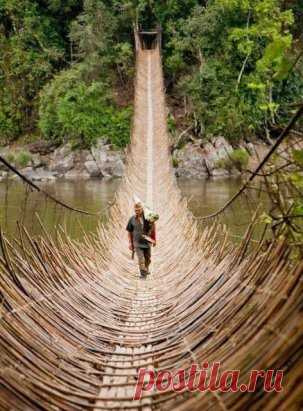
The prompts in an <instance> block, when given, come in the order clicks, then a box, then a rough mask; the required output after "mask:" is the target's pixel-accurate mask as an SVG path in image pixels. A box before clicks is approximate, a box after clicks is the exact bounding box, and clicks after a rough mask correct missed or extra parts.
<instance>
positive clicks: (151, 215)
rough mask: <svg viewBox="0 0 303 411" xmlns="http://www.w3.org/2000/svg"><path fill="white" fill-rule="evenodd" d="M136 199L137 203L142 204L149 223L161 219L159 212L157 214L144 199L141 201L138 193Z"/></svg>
mask: <svg viewBox="0 0 303 411" xmlns="http://www.w3.org/2000/svg"><path fill="white" fill-rule="evenodd" d="M134 201H135V203H136V204H142V207H143V213H144V218H145V220H147V221H148V222H149V223H154V222H156V221H157V220H159V214H157V213H156V212H154V211H153V210H152V209H151V208H150V207H148V206H147V205H145V204H144V203H143V201H141V200H140V198H139V197H137V196H136V195H134Z"/></svg>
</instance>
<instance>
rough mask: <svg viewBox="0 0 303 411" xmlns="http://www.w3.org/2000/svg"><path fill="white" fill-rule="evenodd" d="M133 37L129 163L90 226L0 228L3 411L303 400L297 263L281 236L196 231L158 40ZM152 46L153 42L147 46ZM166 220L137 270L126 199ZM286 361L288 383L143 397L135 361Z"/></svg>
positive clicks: (260, 365) (275, 364) (228, 364)
mask: <svg viewBox="0 0 303 411" xmlns="http://www.w3.org/2000/svg"><path fill="white" fill-rule="evenodd" d="M148 38H149V39H152V41H145V40H144V34H143V35H141V36H140V35H139V34H138V33H136V59H137V61H136V84H135V114H134V120H133V130H132V136H131V145H130V148H129V153H128V158H127V165H126V171H125V174H124V176H123V179H122V182H121V184H120V186H119V189H118V192H117V193H116V198H115V203H114V205H113V206H112V207H111V210H110V220H109V223H108V224H106V225H104V226H103V225H100V228H99V230H98V233H97V235H84V236H83V240H82V241H81V242H80V241H75V240H71V239H69V237H68V236H67V234H66V233H64V232H61V233H58V235H57V238H56V239H54V238H52V237H50V236H49V235H48V233H47V232H45V235H44V236H43V237H41V238H36V239H33V238H31V236H30V234H29V233H28V232H27V231H26V229H25V228H24V227H23V228H21V230H20V236H19V239H16V240H15V241H13V240H12V241H11V240H9V239H7V238H6V237H4V236H3V235H2V236H1V244H2V250H3V256H2V257H1V260H0V281H1V301H2V305H1V321H0V350H1V359H0V365H1V367H0V410H3V411H8V410H10V411H36V410H37V411H38V410H53V411H54V410H58V411H59V410H65V411H77V410H132V411H135V410H142V411H150V410H180V411H181V410H190V411H194V410H241V411H242V410H277V409H279V410H299V409H302V408H301V407H302V397H300V395H301V390H302V386H301V385H300V377H301V372H302V369H301V368H300V361H299V359H300V352H301V351H302V329H300V327H299V324H300V321H302V298H301V297H302V279H301V277H302V272H303V265H302V264H299V265H295V266H293V265H291V263H290V262H289V259H288V255H289V250H288V247H287V246H286V244H284V242H283V241H276V242H273V243H271V244H270V245H269V246H268V245H267V243H266V242H265V241H264V240H263V241H260V243H259V244H258V245H256V246H254V248H252V249H250V248H249V239H250V234H251V230H252V226H249V227H248V229H247V235H246V236H245V238H244V239H243V241H242V242H241V243H240V244H239V245H232V244H231V243H230V242H229V241H228V233H226V232H224V231H222V228H221V227H220V226H219V225H216V224H214V225H211V226H205V228H204V230H203V231H202V233H201V231H200V230H198V226H197V221H196V220H195V219H194V217H193V215H192V214H191V212H190V211H189V210H188V207H187V202H186V200H185V199H182V197H181V194H180V191H179V189H178V186H177V183H176V180H175V176H174V171H173V167H172V163H171V159H170V152H169V139H168V134H167V129H166V105H165V95H164V87H163V75H162V66H161V53H160V47H161V46H160V41H159V39H160V36H159V34H157V33H156V34H154V37H152V38H151V37H148ZM146 45H148V46H149V47H150V48H146ZM134 194H135V195H136V196H138V197H139V198H141V199H142V200H143V201H144V202H145V203H147V204H148V205H150V206H151V207H152V208H154V209H155V210H156V211H157V212H158V213H159V215H160V219H159V221H158V223H157V233H158V245H157V247H155V248H153V249H152V253H153V256H152V261H153V262H152V266H151V274H150V275H149V276H148V277H147V279H146V280H143V279H140V278H139V276H138V273H137V265H136V262H134V261H133V260H132V259H131V258H130V252H129V250H128V243H127V235H126V231H125V226H126V223H127V221H128V218H129V216H130V215H131V214H132V213H133V195H134ZM205 361H208V362H209V363H214V362H216V361H219V362H220V364H221V368H222V369H224V370H241V377H240V382H247V381H246V379H247V376H248V374H249V372H250V370H252V369H255V370H264V369H274V370H277V369H283V370H284V380H283V387H284V388H283V391H282V392H279V393H275V392H264V391H262V390H261V389H258V386H257V390H256V391H255V392H241V391H238V392H219V391H217V392H210V391H205V392H193V393H191V392H179V393H178V392H174V391H173V390H172V389H168V390H166V391H163V392H159V391H157V390H151V391H149V392H144V393H143V396H142V398H141V399H139V400H133V395H134V389H135V385H136V383H137V373H138V370H139V368H140V367H144V368H147V369H149V370H154V371H155V372H158V371H160V370H177V369H184V370H189V368H190V366H191V364H192V363H197V364H201V363H203V362H205Z"/></svg>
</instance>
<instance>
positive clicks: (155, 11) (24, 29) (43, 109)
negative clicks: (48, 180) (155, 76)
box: [0, 0, 303, 147]
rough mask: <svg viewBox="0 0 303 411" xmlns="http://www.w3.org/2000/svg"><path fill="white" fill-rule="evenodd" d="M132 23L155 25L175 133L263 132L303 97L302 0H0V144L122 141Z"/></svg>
mask: <svg viewBox="0 0 303 411" xmlns="http://www.w3.org/2000/svg"><path fill="white" fill-rule="evenodd" d="M136 22H139V24H141V25H142V26H143V27H151V26H153V25H155V24H156V23H157V22H159V23H160V24H161V25H162V28H163V61H164V70H165V77H166V85H167V92H168V94H169V96H170V98H171V99H172V100H173V101H174V105H175V106H176V107H178V109H179V112H181V113H182V115H181V120H178V121H179V122H181V124H179V123H178V121H177V122H176V119H174V118H173V116H172V117H171V118H170V119H169V121H170V123H169V125H170V127H171V128H174V127H179V126H182V127H190V128H191V130H192V133H193V134H194V135H196V136H200V137H201V136H205V135H208V134H213V135H224V136H225V137H227V138H228V139H230V140H231V141H234V142H236V141H238V140H239V139H242V138H250V137H253V136H264V135H270V134H271V133H274V130H275V129H277V128H279V127H280V126H281V125H282V124H283V123H285V121H286V120H287V118H289V116H290V115H291V112H292V110H293V109H294V103H296V102H298V101H300V100H302V97H303V79H302V72H303V70H302V66H303V63H302V60H303V56H302V50H303V45H302V41H303V40H302V25H303V0H296V1H295V0H286V1H278V0H210V1H198V0H167V1H156V0H155V1H153V0H150V1H148V0H139V1H134V0H133V1H131V0H129V1H127V0H125V1H123V0H112V1H110V0H103V1H102V0H84V1H78V0H0V53H1V54H0V143H1V144H5V143H8V142H11V141H15V140H18V139H20V138H22V139H25V140H26V139H28V140H31V139H33V138H35V136H36V137H37V136H39V137H40V136H43V138H45V139H49V140H53V141H58V142H61V141H62V142H65V141H71V142H72V143H73V145H74V146H81V147H85V146H90V145H91V144H93V143H94V141H95V140H96V139H97V138H99V137H102V136H103V137H106V138H107V139H109V140H110V141H111V142H112V143H113V144H114V145H116V146H117V147H123V146H125V144H127V142H128V141H129V130H130V121H131V115H132V96H133V95H132V84H133V77H134V55H133V36H132V30H133V23H136Z"/></svg>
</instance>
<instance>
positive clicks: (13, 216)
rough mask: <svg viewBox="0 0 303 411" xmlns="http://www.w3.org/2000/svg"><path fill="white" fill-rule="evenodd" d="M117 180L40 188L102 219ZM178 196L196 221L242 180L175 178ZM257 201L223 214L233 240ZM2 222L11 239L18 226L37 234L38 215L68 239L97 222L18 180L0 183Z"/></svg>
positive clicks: (251, 197)
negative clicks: (30, 188)
mask: <svg viewBox="0 0 303 411" xmlns="http://www.w3.org/2000/svg"><path fill="white" fill-rule="evenodd" d="M120 181H121V180H120V179H112V180H110V181H100V180H88V181H79V182H71V181H58V180H57V181H55V182H50V183H44V184H40V186H41V187H43V189H45V190H47V191H48V192H49V193H50V194H52V195H54V196H55V197H57V198H58V199H61V200H63V201H64V202H65V203H68V204H70V205H72V206H73V207H75V208H81V209H84V210H87V211H90V212H94V213H95V212H100V217H101V221H103V222H105V221H106V220H107V219H108V207H109V204H110V203H111V202H112V201H113V199H114V195H115V192H116V190H117V188H118V187H119V184H120ZM178 185H179V187H180V189H181V192H182V195H183V196H185V197H187V199H188V202H189V208H190V210H191V211H192V213H193V214H194V215H195V216H196V217H201V216H204V215H208V214H210V213H212V212H214V211H216V210H217V209H219V208H220V207H221V206H222V205H223V204H224V203H225V202H226V201H227V200H228V199H229V198H230V197H231V196H232V195H233V194H234V193H235V192H236V191H237V190H238V188H239V187H240V185H241V180H240V179H223V180H222V179H221V180H194V179H191V180H188V179H178ZM257 202H259V200H258V199H257V198H256V196H255V195H253V194H250V195H249V197H248V199H245V198H244V197H242V198H241V199H240V200H239V201H237V202H236V203H235V205H234V206H233V207H232V208H231V209H229V210H228V212H226V213H225V214H224V216H223V219H222V220H223V222H224V223H226V224H227V226H228V227H229V229H230V233H231V234H232V236H233V238H234V239H235V241H236V240H237V238H238V237H237V236H241V235H242V234H243V233H244V231H245V228H246V226H247V222H248V220H249V218H250V210H253V209H255V207H256V203H257ZM0 210H1V214H0V224H1V227H2V229H3V231H4V232H5V233H6V234H7V235H8V236H9V237H12V236H14V235H16V234H17V232H18V224H17V222H20V223H22V224H24V225H25V227H26V228H27V230H28V231H29V233H31V234H38V233H41V227H40V224H39V222H38V219H37V217H36V214H38V215H39V217H40V219H41V221H42V222H43V225H44V226H45V227H46V228H47V230H49V231H50V232H51V233H54V232H55V229H56V227H58V226H60V225H61V226H65V227H66V229H67V232H68V234H69V236H70V237H72V238H75V239H81V236H82V233H83V230H85V231H87V232H94V231H96V227H97V221H98V218H95V217H89V216H82V215H79V214H76V213H71V212H69V211H64V209H63V208H62V207H60V206H54V203H53V202H52V201H50V200H46V199H45V197H44V196H43V195H42V194H40V193H38V192H35V191H30V190H29V189H28V188H27V187H26V186H25V185H24V184H22V183H20V182H19V181H17V180H9V181H8V182H6V183H5V182H2V183H0Z"/></svg>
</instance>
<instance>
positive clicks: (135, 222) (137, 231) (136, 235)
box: [126, 215, 150, 248]
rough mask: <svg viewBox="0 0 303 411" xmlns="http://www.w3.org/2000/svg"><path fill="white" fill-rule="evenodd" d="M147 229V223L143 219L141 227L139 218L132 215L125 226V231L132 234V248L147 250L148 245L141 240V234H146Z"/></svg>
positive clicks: (145, 241)
mask: <svg viewBox="0 0 303 411" xmlns="http://www.w3.org/2000/svg"><path fill="white" fill-rule="evenodd" d="M148 228H149V223H148V221H146V220H145V218H144V217H143V225H142V223H141V222H140V219H139V218H136V216H135V215H133V216H132V217H131V218H130V219H129V221H128V223H127V226H126V230H127V231H129V232H130V233H132V234H133V241H134V247H135V248H136V247H139V248H149V247H150V243H149V242H148V241H147V240H145V239H144V238H142V234H147V232H148Z"/></svg>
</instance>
